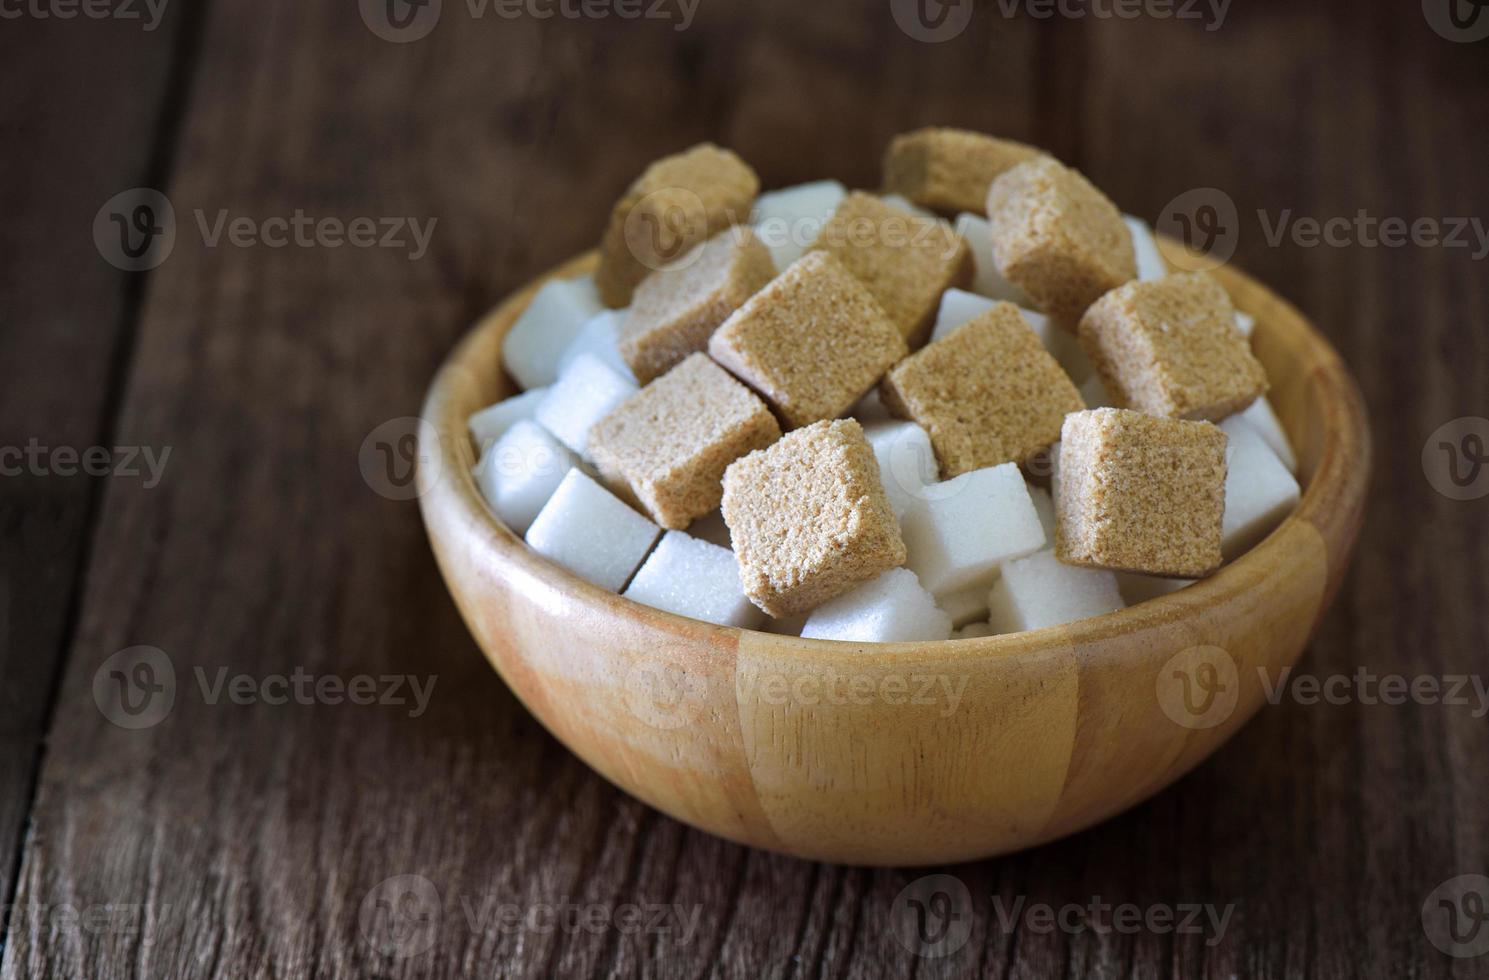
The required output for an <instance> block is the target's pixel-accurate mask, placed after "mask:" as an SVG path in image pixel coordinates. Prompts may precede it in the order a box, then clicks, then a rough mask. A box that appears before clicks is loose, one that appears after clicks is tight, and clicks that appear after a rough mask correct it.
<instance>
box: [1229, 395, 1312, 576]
mask: <svg viewBox="0 0 1489 980" xmlns="http://www.w3.org/2000/svg"><path fill="white" fill-rule="evenodd" d="M1220 428H1221V429H1222V430H1223V431H1224V432H1225V434H1226V435H1228V436H1230V443H1229V444H1228V445H1227V446H1226V449H1225V465H1226V476H1225V519H1224V522H1223V524H1222V529H1221V535H1222V538H1223V543H1222V545H1221V547H1222V549H1223V550H1224V552H1225V557H1226V560H1227V561H1230V560H1234V559H1235V558H1237V557H1238V556H1240V555H1241V554H1242V553H1243V552H1245V551H1246V550H1247V549H1249V548H1251V547H1252V546H1253V545H1255V544H1257V543H1258V542H1259V541H1261V539H1262V538H1264V537H1266V536H1267V535H1268V534H1270V533H1271V532H1272V529H1273V528H1275V527H1276V526H1277V525H1278V524H1280V523H1282V519H1283V518H1284V517H1286V516H1287V515H1288V514H1290V513H1292V511H1293V508H1294V507H1296V506H1297V505H1298V497H1299V493H1300V491H1299V488H1298V481H1297V480H1296V479H1295V478H1294V477H1293V475H1292V473H1290V472H1289V471H1288V468H1287V467H1286V466H1285V465H1283V462H1282V460H1280V459H1278V458H1277V454H1276V453H1275V452H1273V451H1272V447H1271V446H1269V445H1267V440H1266V439H1264V438H1262V436H1261V434H1260V433H1259V432H1257V431H1256V430H1255V429H1254V428H1252V427H1251V425H1249V424H1248V423H1247V422H1246V421H1245V420H1244V419H1242V418H1241V417H1240V416H1232V417H1230V418H1228V419H1226V420H1225V421H1224V422H1221V423H1220Z"/></svg>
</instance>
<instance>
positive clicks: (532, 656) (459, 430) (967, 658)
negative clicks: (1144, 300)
mask: <svg viewBox="0 0 1489 980" xmlns="http://www.w3.org/2000/svg"><path fill="white" fill-rule="evenodd" d="M1165 247H1166V249H1167V250H1168V251H1169V252H1170V255H1171V256H1178V255H1180V254H1182V253H1181V250H1180V249H1179V248H1178V247H1177V246H1173V245H1172V243H1165ZM593 264H594V256H593V255H592V254H591V255H587V256H583V257H581V258H579V259H576V260H574V261H573V262H570V263H568V264H567V265H566V266H563V267H561V268H560V269H558V270H556V271H555V272H554V273H553V274H552V275H558V276H572V275H577V274H580V273H582V272H585V271H588V270H589V269H591V268H592V267H593ZM1216 275H1217V276H1218V277H1219V278H1220V279H1221V280H1222V281H1223V282H1224V284H1225V286H1226V287H1227V288H1228V289H1229V290H1230V292H1231V295H1232V296H1233V297H1234V298H1235V300H1236V302H1237V305H1238V306H1239V307H1240V308H1241V309H1244V310H1246V311H1247V312H1250V313H1252V314H1253V315H1255V316H1256V317H1257V320H1258V326H1257V333H1256V337H1255V342H1254V343H1255V349H1256V351H1257V354H1258V356H1259V357H1260V358H1261V360H1262V361H1263V362H1264V363H1265V364H1266V366H1267V369H1268V372H1269V374H1270V377H1271V380H1272V384H1273V390H1272V398H1273V401H1274V404H1275V406H1276V408H1277V411H1278V413H1279V415H1280V416H1281V417H1282V420H1283V424H1284V425H1285V426H1286V428H1287V430H1288V432H1289V434H1290V435H1291V437H1292V438H1293V440H1294V443H1295V445H1296V447H1297V449H1298V454H1299V459H1300V464H1301V468H1302V478H1303V480H1304V483H1305V494H1304V499H1303V502H1302V504H1301V506H1300V507H1299V509H1298V510H1297V512H1296V513H1295V514H1294V515H1293V516H1292V517H1290V518H1289V519H1288V520H1287V521H1286V522H1285V523H1284V524H1283V526H1282V527H1280V528H1279V529H1278V530H1277V531H1276V532H1274V533H1273V534H1272V535H1271V536H1270V537H1269V538H1268V539H1267V540H1266V541H1265V542H1263V543H1262V544H1261V545H1259V546H1258V547H1257V548H1255V549H1253V550H1252V551H1251V552H1250V553H1248V554H1247V555H1245V556H1244V557H1243V558H1242V559H1240V560H1239V561H1237V562H1234V563H1232V564H1231V565H1229V566H1227V567H1226V568H1224V569H1223V570H1222V571H1221V572H1220V573H1219V574H1217V575H1215V576H1213V577H1212V578H1210V579H1208V580H1206V581H1204V582H1201V583H1198V584H1196V585H1194V586H1191V587H1189V588H1187V589H1184V590H1182V591H1180V592H1177V593H1174V594H1172V595H1169V596H1165V597H1163V598H1161V599H1158V600H1154V601H1151V602H1147V603H1144V604H1142V605H1140V606H1137V607H1133V608H1131V609H1127V610H1123V611H1121V612H1118V613H1114V614H1111V615H1108V616H1103V617H1100V618H1097V619H1092V620H1087V621H1083V622H1079V623H1074V624H1071V625H1069V626H1065V627H1057V628H1054V629H1047V630H1040V631H1037V632H1033V633H1025V634H1018V635H1014V636H1003V637H989V638H984V639H975V640H959V641H954V642H941V643H907V644H894V645H884V646H860V645H855V644H846V643H832V642H826V641H808V640H801V639H797V638H794V637H788V636H778V635H774V634H768V633H756V632H749V631H739V630H733V629H724V628H717V627H712V626H709V625H707V624H703V623H698V622H695V621H693V620H688V619H684V618H680V617H677V616H672V615H670V614H667V613H662V612H659V611H656V610H652V609H649V608H647V607H644V606H640V605H637V604H635V603H631V602H629V601H627V600H623V599H621V598H619V597H618V596H615V595H612V594H610V593H607V592H604V591H602V590H600V589H597V588H595V587H593V586H590V585H589V584H587V583H585V582H582V581H580V580H578V579H576V578H574V577H573V576H571V575H569V574H568V573H566V572H564V571H563V570H561V569H559V568H557V567H556V566H553V565H551V564H549V563H548V562H547V561H545V560H544V559H542V558H540V557H538V556H537V555H535V554H533V553H532V552H530V551H528V550H527V548H526V547H525V546H524V545H523V544H522V542H521V540H520V539H519V538H517V537H516V536H515V535H513V534H512V533H511V532H510V531H509V530H508V529H507V528H506V527H505V526H503V525H502V524H501V523H500V522H499V521H497V520H496V519H495V518H494V517H493V516H492V515H491V514H490V512H489V511H488V510H487V509H486V507H485V505H484V503H483V502H482V500H481V498H480V495H479V493H478V492H477V490H476V487H475V484H474V482H473V480H472V478H471V476H470V467H471V465H472V463H473V462H474V449H473V447H472V445H471V441H470V438H469V434H468V432H467V430H466V425H465V423H466V419H467V418H468V417H469V415H470V414H471V413H472V412H473V411H475V410H477V409H478V408H481V407H483V406H485V405H487V404H490V403H491V402H493V401H495V400H497V399H498V398H501V397H504V396H506V395H508V394H510V393H511V388H510V382H508V381H507V380H506V378H505V377H504V375H503V372H502V371H501V368H500V347H501V339H502V337H503V336H504V334H505V332H506V331H507V330H508V329H509V328H510V326H511V324H512V322H513V321H514V320H515V318H516V316H517V315H518V314H519V313H520V312H521V310H522V309H523V308H524V307H525V305H526V303H527V302H528V301H529V299H530V298H531V296H532V293H533V292H534V291H535V290H536V288H537V286H538V285H541V282H542V281H539V282H538V283H534V284H532V285H531V286H529V287H527V288H526V289H524V290H523V291H521V292H520V293H518V294H517V295H515V296H513V297H511V298H510V299H509V300H508V301H507V302H506V303H504V304H503V305H502V306H501V307H500V308H498V309H497V310H496V311H494V312H493V313H492V314H491V315H490V316H488V317H487V318H486V319H485V320H484V321H483V322H482V323H481V324H479V325H478V326H477V327H476V329H475V330H473V331H472V332H471V334H470V335H469V336H468V337H467V338H466V339H465V340H464V341H463V342H462V343H461V345H460V346H459V348H458V349H457V350H456V351H455V352H454V353H453V354H452V355H451V357H450V359H449V361H448V362H447V363H446V365H445V366H444V368H443V369H442V370H441V372H440V374H439V375H438V376H437V378H436V379H435V382H434V384H433V387H432V388H431V391H430V394H429V398H428V402H427V403H426V406H425V410H424V412H425V414H424V417H425V419H426V420H427V421H429V422H430V423H432V424H433V426H434V429H435V431H436V432H437V433H438V437H439V444H438V445H437V446H435V447H423V450H422V451H421V454H420V455H421V458H423V457H425V455H426V454H427V453H430V452H433V453H435V454H437V456H438V459H439V465H438V466H430V467H427V470H428V473H427V479H426V480H425V484H426V485H425V487H424V491H425V492H424V493H423V495H422V496H421V498H420V501H421V506H422V509H423V513H424V517H425V522H426V525H427V528H428V532H429V537H430V540H431V542H432V543H433V546H434V551H435V554H436V556H437V558H438V561H439V565H440V568H441V570H442V572H443V574H444V577H445V580H446V582H447V583H448V585H449V587H450V591H451V593H452V594H453V595H454V597H455V600H456V603H457V604H458V606H459V608H460V611H461V613H462V615H463V616H464V617H465V620H466V622H467V624H468V625H469V626H470V628H471V631H472V632H473V633H474V635H475V637H476V640H477V642H478V643H479V644H480V646H481V649H482V650H484V651H485V652H486V655H487V656H488V657H489V658H490V660H491V662H492V663H493V664H494V665H495V667H496V669H497V670H498V671H499V672H500V674H501V676H502V677H503V679H504V680H505V681H506V683H507V684H508V685H509V686H510V687H511V689H512V690H513V691H514V692H516V694H517V696H518V697H519V698H520V699H521V700H522V702H523V703H524V704H525V705H526V706H527V707H528V709H529V710H530V711H532V712H533V714H534V715H536V716H537V717H538V719H539V720H541V721H542V722H543V724H544V725H545V726H547V728H548V729H549V731H551V732H552V733H553V734H554V735H555V736H556V737H557V738H558V739H560V740H561V741H562V742H563V743H564V744H565V745H567V746H568V747H569V748H570V749H571V750H572V751H574V752H575V753H576V754H577V755H578V756H579V757H580V758H582V759H584V761H585V762H586V763H588V764H589V765H590V766H592V767H593V768H594V769H595V770H597V771H598V772H600V773H601V774H602V775H604V776H605V777H606V778H607V779H609V780H610V781H611V782H613V783H615V784H616V785H617V786H620V787H621V788H622V789H624V790H626V791H627V792H629V793H631V794H633V795H634V796H636V797H638V798H640V799H642V800H644V801H646V802H647V803H649V804H651V805H652V806H654V807H656V808H657V809H659V810H662V811H664V812H665V813H668V814H670V815H671V816H673V817H676V818H677V819H679V820H683V821H686V822H687V823H690V824H692V825H694V826H697V827H700V828H702V829H704V830H707V831H710V832H712V833H715V834H718V835H720V836H723V837H727V838H729V839H731V840H735V841H739V842H742V843H745V844H750V845H753V846H757V847H762V848H767V849H770V850H773V851H780V852H784V853H788V854H793V855H797V856H801V857H807V858H814V859H820V860H828V861H837V862H845V863H854V864H870V865H924V864H940V863H947V862H955V861H962V860H971V859H975V858H980V857H987V856H991V855H995V854H1000V853H1004V852H1008V851H1013V850H1017V849H1020V848H1024V847H1028V846H1030V845H1033V844H1037V843H1040V842H1043V841H1048V840H1051V839H1053V838H1056V837H1060V836H1062V835H1065V834H1069V833H1071V832H1073V831H1076V830H1079V829H1081V828H1083V827H1086V826H1089V825H1091V824H1093V823H1095V822H1097V821H1100V820H1102V819H1105V818H1106V817H1109V816H1111V815H1112V814H1115V813H1117V812H1119V811H1121V810H1123V809H1125V808H1127V807H1130V806H1132V805H1133V804H1135V803H1137V802H1139V801H1141V800H1143V799H1145V798H1146V797H1148V796H1150V795H1152V794H1153V793H1156V792H1157V791H1158V790H1160V789H1162V788H1163V787H1165V786H1167V785H1168V784H1169V783H1171V782H1173V781H1174V780H1175V779H1177V778H1178V777H1179V776H1181V775H1182V774H1184V773H1185V772H1187V771H1188V770H1189V769H1191V768H1192V767H1194V766H1195V765H1196V764H1198V763H1199V762H1200V761H1201V760H1202V759H1204V758H1205V757H1206V756H1207V755H1209V754H1210V753H1211V752H1213V751H1214V750H1215V749H1216V748H1217V747H1218V746H1219V745H1221V744H1222V743H1223V742H1224V741H1225V740H1226V739H1227V738H1228V737H1230V735H1231V734H1232V733H1234V732H1235V731H1236V730H1237V729H1238V728H1239V727H1240V726H1241V725H1243V724H1244V723H1245V722H1246V721H1247V719H1249V718H1250V717H1251V716H1252V715H1253V714H1254V713H1255V712H1256V710H1257V709H1258V708H1259V707H1260V706H1261V705H1262V703H1263V700H1264V693H1265V690H1266V684H1265V683H1264V680H1265V681H1266V682H1268V683H1272V684H1275V683H1276V682H1277V679H1278V673H1279V672H1280V671H1281V670H1282V668H1284V667H1287V666H1289V665H1291V664H1293V663H1294V662H1295V661H1296V660H1297V658H1298V656H1299V655H1300V654H1301V652H1302V650H1303V648H1304V646H1305V644H1306V643H1307V641H1308V639H1309V636H1310V635H1311V633H1312V631H1313V628H1314V626H1315V624H1316V623H1317V621H1318V619H1319V617H1320V616H1321V615H1322V613H1323V611H1324V609H1325V607H1326V606H1327V604H1328V602H1329V601H1330V599H1331V598H1332V597H1333V595H1334V593H1335V591H1336V590H1337V589H1338V586H1339V581H1340V578H1341V576H1342V575H1343V572H1344V569H1345V565H1346V563H1347V561H1348V558H1349V554H1350V550H1351V548H1352V547H1353V544H1354V540H1355V537H1356V535H1357V533H1358V530H1359V522H1360V519H1361V514H1362V511H1363V507H1364V499H1365V491H1366V478H1367V474H1368V472H1369V459H1368V455H1369V438H1368V433H1367V430H1366V426H1365V415H1364V411H1363V406H1362V403H1361V400H1360V396H1359V392H1358V389H1357V387H1356V386H1355V383H1354V381H1353V380H1352V378H1351V377H1350V375H1349V373H1348V371H1347V369H1346V368H1345V366H1344V364H1343V363H1342V361H1341V360H1340V359H1339V357H1338V355H1337V354H1335V352H1334V351H1333V350H1332V349H1331V348H1330V347H1329V345H1328V344H1327V342H1326V341H1325V340H1324V339H1323V338H1322V337H1321V336H1319V335H1318V334H1317V333H1316V332H1315V331H1314V330H1313V328H1312V327H1311V326H1310V325H1309V324H1308V323H1307V322H1306V321H1305V320H1304V319H1303V317H1302V316H1301V315H1300V314H1299V313H1298V312H1297V311H1296V310H1294V309H1293V308H1292V307H1291V306H1289V305H1288V304H1286V303H1285V302H1283V301H1282V300H1280V299H1278V298H1277V297H1275V296H1273V295H1272V294H1271V293H1269V292H1268V291H1266V290H1265V289H1264V288H1263V287H1261V286H1260V285H1258V284H1257V283H1255V282H1254V281H1252V280H1250V279H1249V278H1247V277H1245V276H1244V275H1242V274H1240V273H1239V272H1236V271H1234V270H1230V269H1226V268H1222V269H1219V270H1216ZM543 281H546V277H545V280H543ZM1216 647H1218V648H1219V649H1220V650H1222V651H1224V654H1217V653H1216V652H1215V651H1213V650H1210V649H1209V648H1216ZM1196 650H1199V651H1202V652H1198V653H1197V652H1195V651H1196ZM1204 651H1208V652H1204ZM1181 654H1183V655H1184V657H1185V658H1196V657H1201V658H1208V659H1209V662H1210V663H1211V664H1217V665H1219V666H1220V668H1221V669H1220V671H1219V672H1218V673H1214V674H1206V675H1203V676H1204V678H1206V679H1208V678H1209V677H1214V678H1215V679H1216V680H1217V681H1218V682H1219V687H1220V690H1218V691H1216V690H1213V688H1214V687H1215V685H1213V684H1212V685H1209V686H1210V688H1212V690H1210V691H1209V693H1208V694H1207V693H1206V692H1204V691H1199V692H1197V696H1198V700H1197V702H1196V703H1197V704H1198V705H1199V706H1200V707H1202V708H1203V707H1204V706H1205V705H1206V704H1207V702H1206V700H1205V699H1206V698H1208V697H1209V696H1211V695H1214V696H1215V697H1217V698H1219V699H1220V703H1221V706H1220V708H1218V709H1216V708H1211V710H1210V712H1209V713H1208V714H1206V715H1203V716H1200V720H1201V721H1204V722H1210V721H1212V720H1218V723H1215V724H1213V725H1212V726H1211V727H1199V725H1198V724H1192V725H1191V724H1180V723H1179V722H1177V721H1175V720H1174V718H1172V717H1170V714H1168V713H1165V711H1164V704H1165V703H1168V704H1170V705H1172V703H1173V702H1172V697H1173V692H1174V690H1175V685H1177V684H1178V683H1180V682H1181V681H1183V678H1181V677H1179V675H1178V673H1176V671H1178V670H1179V669H1180V668H1181V667H1184V666H1185V665H1190V666H1192V665H1193V664H1194V663H1196V661H1195V660H1193V659H1182V660H1180V661H1177V662H1175V661H1173V658H1175V657H1176V656H1178V655H1181ZM1217 657H1218V658H1219V659H1216V658H1217ZM1227 665H1231V666H1233V668H1234V671H1233V672H1232V671H1231V669H1230V666H1227ZM1191 673H1193V672H1192V671H1191ZM1194 676H1197V677H1198V676H1201V675H1198V674H1194ZM1160 691H1162V692H1164V693H1165V696H1166V697H1167V698H1168V700H1167V702H1165V700H1164V699H1161V698H1160ZM1231 697H1234V699H1235V707H1234V709H1233V710H1230V711H1229V712H1228V713H1227V712H1226V711H1225V704H1228V703H1229V701H1228V699H1229V698H1231ZM1179 717H1180V718H1181V719H1187V718H1188V716H1186V715H1184V714H1183V713H1180V714H1179Z"/></svg>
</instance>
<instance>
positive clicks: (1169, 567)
mask: <svg viewBox="0 0 1489 980" xmlns="http://www.w3.org/2000/svg"><path fill="white" fill-rule="evenodd" d="M1226 441H1227V439H1226V433H1225V432H1223V431H1222V430H1220V429H1219V428H1217V427H1215V426H1214V425H1212V424H1210V423H1209V422H1184V421H1180V420H1176V419H1168V418H1160V417H1158V416H1153V415H1144V414H1142V413H1140V412H1132V411H1127V410H1125V409H1118V408H1098V409H1093V410H1091V411H1088V412H1076V413H1073V414H1071V415H1068V416H1066V418H1065V425H1064V429H1063V431H1062V433H1061V439H1060V454H1059V478H1058V480H1057V481H1056V483H1055V511H1056V515H1057V517H1058V528H1057V533H1056V537H1055V542H1056V543H1055V553H1056V555H1057V556H1058V557H1059V559H1060V560H1061V561H1064V562H1068V563H1070V564H1076V565H1086V566H1090V567H1095V568H1107V569H1112V570H1122V571H1131V572H1145V573H1147V574H1150V575H1166V576H1171V577H1174V578H1201V577H1203V576H1205V575H1208V574H1210V573H1211V572H1213V571H1214V570H1215V569H1216V568H1218V567H1220V562H1221V553H1220V542H1221V518H1222V515H1223V512H1224V510H1225V493H1226V490H1225V488H1226V462H1225V453H1226V448H1225V447H1226Z"/></svg>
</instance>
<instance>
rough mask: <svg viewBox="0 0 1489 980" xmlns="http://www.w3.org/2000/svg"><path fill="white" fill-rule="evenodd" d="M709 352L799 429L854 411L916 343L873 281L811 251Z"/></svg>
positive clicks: (727, 327)
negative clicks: (878, 298)
mask: <svg viewBox="0 0 1489 980" xmlns="http://www.w3.org/2000/svg"><path fill="white" fill-rule="evenodd" d="M708 353H709V355H710V356H711V357H713V359H714V360H716V361H718V362H719V363H720V364H722V365H724V367H726V368H728V369H729V370H730V371H732V372H733V373H734V374H735V375H736V376H738V377H739V378H740V379H742V380H743V381H744V382H745V383H746V384H748V385H750V386H751V387H752V388H754V389H755V390H756V391H758V392H759V393H760V394H761V395H763V396H765V400H766V401H768V402H770V404H771V405H772V406H774V408H775V410H776V412H777V413H778V414H779V415H780V416H781V418H782V419H783V420H784V421H785V423H786V425H787V427H789V428H799V427H801V426H804V425H809V424H811V423H812V422H817V421H820V420H822V419H831V418H837V417H838V416H839V415H842V414H843V413H844V412H846V411H848V409H849V408H851V407H852V406H853V403H854V402H856V401H858V399H859V398H860V397H861V396H862V395H863V393H864V392H866V391H868V390H869V389H870V388H872V387H873V386H874V384H875V383H876V382H878V380H879V379H880V378H882V377H884V372H886V371H888V370H889V369H890V368H891V367H892V366H894V364H895V362H896V361H898V360H900V358H902V357H904V356H905V354H906V353H908V349H907V348H906V347H905V341H904V339H903V338H902V337H901V336H900V333H899V331H898V330H896V329H895V328H894V325H893V324H892V323H890V322H889V320H888V318H886V317H885V315H884V311H883V310H882V309H880V308H879V304H878V303H877V302H875V300H874V297H873V295H872V294H871V293H870V292H869V290H868V287H866V286H865V285H864V284H863V283H862V282H860V281H859V280H858V279H856V278H854V277H853V276H852V275H851V274H850V273H849V272H848V270H847V269H844V268H843V266H842V265H841V264H840V263H839V262H838V261H837V260H836V259H834V258H833V257H832V256H830V255H828V254H827V253H826V252H811V253H808V254H807V255H804V256H803V257H801V258H800V259H797V260H796V261H795V262H793V263H792V264H791V265H790V266H789V267H788V268H787V269H786V271H785V272H783V273H781V274H780V275H779V276H777V277H776V278H775V279H773V280H772V281H771V282H770V284H769V285H768V286H766V287H765V288H764V289H762V290H760V291H759V292H758V293H756V294H755V295H754V296H752V297H750V299H749V300H748V301H746V302H745V305H744V306H741V307H740V308H739V309H737V310H735V311H734V315H733V316H731V317H730V318H729V319H728V320H726V321H724V325H723V326H722V327H720V328H719V329H718V330H716V331H714V335H713V337H712V338H711V339H710V340H709V342H708Z"/></svg>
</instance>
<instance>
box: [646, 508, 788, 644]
mask: <svg viewBox="0 0 1489 980" xmlns="http://www.w3.org/2000/svg"><path fill="white" fill-rule="evenodd" d="M623 594H624V595H625V597H626V598H627V599H634V600H635V601H637V602H640V603H643V604H645V605H648V606H651V607H652V608H653V609H662V610H665V611H667V612H670V613H677V614H678V615H679V616H690V617H692V618H693V619H701V620H702V621H703V622H705V623H714V624H716V625H718V626H738V627H740V628H741V629H752V628H753V627H755V626H757V625H759V624H760V623H761V622H762V621H763V620H764V619H765V614H764V613H763V612H761V611H760V610H759V609H757V608H756V607H755V604H754V603H753V602H751V601H750V600H749V599H747V598H745V594H744V589H743V588H742V587H741V586H740V584H739V563H738V562H737V561H735V559H734V552H732V551H730V550H729V549H728V548H720V547H719V546H718V545H716V544H709V543H708V542H707V541H700V540H698V539H697V538H695V537H692V536H691V535H688V534H684V533H683V532H682V531H668V532H667V533H665V534H663V535H662V540H661V541H659V542H657V546H656V548H654V549H652V553H651V554H650V555H648V556H647V559H646V561H644V562H642V563H641V568H640V569H638V570H637V572H636V577H635V578H633V579H631V584H630V585H628V586H626V591H625V592H624V593H623Z"/></svg>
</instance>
